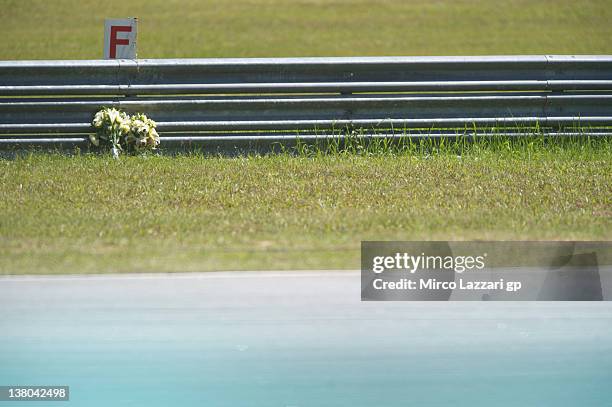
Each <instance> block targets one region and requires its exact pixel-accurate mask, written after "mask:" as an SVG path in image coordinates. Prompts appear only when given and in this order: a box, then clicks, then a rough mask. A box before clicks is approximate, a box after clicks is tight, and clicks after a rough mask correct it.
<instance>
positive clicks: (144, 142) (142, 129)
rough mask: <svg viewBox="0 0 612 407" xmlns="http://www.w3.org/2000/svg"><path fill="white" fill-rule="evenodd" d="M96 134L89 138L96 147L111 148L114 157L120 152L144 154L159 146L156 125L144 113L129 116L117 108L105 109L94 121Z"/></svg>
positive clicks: (97, 114)
mask: <svg viewBox="0 0 612 407" xmlns="http://www.w3.org/2000/svg"><path fill="white" fill-rule="evenodd" d="M92 125H93V127H94V128H95V129H96V133H95V134H92V135H90V136H89V140H90V141H91V143H92V144H93V145H94V146H96V147H97V146H100V145H101V144H102V145H107V146H110V148H111V152H112V154H113V157H115V158H117V157H119V153H120V152H122V151H123V152H143V151H146V150H154V149H155V148H157V146H158V145H159V135H158V134H157V131H155V126H156V123H155V122H154V121H153V120H151V119H149V118H148V117H147V116H145V115H144V114H142V113H139V114H136V115H133V116H128V115H127V114H126V113H124V112H122V111H120V110H117V109H115V108H104V109H102V110H100V111H99V112H98V113H96V115H95V116H94V119H93V121H92Z"/></svg>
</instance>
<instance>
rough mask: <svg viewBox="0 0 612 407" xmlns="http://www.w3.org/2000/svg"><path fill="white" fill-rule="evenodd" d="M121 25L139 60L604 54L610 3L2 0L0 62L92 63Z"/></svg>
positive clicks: (611, 34) (611, 31)
mask: <svg viewBox="0 0 612 407" xmlns="http://www.w3.org/2000/svg"><path fill="white" fill-rule="evenodd" d="M127 16H137V17H139V19H140V23H139V45H138V48H139V56H140V57H141V58H175V57H176V58H179V57H180V58H187V57H264V56H265V57H282V56H351V55H358V56H361V55H363V56H365V55H483V54H591V53H594V54H602V53H604V54H611V53H612V42H611V41H610V39H611V38H612V24H610V21H612V3H611V2H610V0H591V1H585V0H508V1H503V2H501V1H493V0H382V1H363V0H296V1H290V0H234V1H211V0H180V1H179V0H130V1H119V0H107V1H103V2H101V1H93V0H53V1H49V0H3V1H2V5H1V7H0V18H1V20H2V24H1V25H0V35H1V36H2V38H3V39H4V40H3V41H0V59H70V58H74V59H82V58H100V57H101V55H102V31H103V24H104V18H105V17H106V18H108V17H127Z"/></svg>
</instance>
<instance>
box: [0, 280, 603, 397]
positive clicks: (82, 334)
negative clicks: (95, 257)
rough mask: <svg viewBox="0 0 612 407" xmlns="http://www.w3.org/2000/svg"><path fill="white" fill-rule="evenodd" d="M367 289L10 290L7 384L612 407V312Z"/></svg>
mask: <svg viewBox="0 0 612 407" xmlns="http://www.w3.org/2000/svg"><path fill="white" fill-rule="evenodd" d="M359 285H360V278H359V274H358V273H355V272H276V273H275V272H250V273H229V272H228V273H226V272H222V273H201V274H172V275H168V274H163V275H112V276H74V277H72V276H59V277H2V278H0V385H69V386H70V399H71V400H70V401H69V402H51V403H47V402H37V403H35V404H36V406H44V405H50V406H60V405H70V406H232V407H236V406H408V405H418V406H447V405H449V406H450V405H452V406H578V405H579V406H598V407H599V406H611V405H612V388H611V387H610V383H612V302H573V303H570V302H434V303H423V302H361V301H360V286H359ZM26 404H27V403H26ZM5 405H6V406H11V405H15V406H18V407H19V406H21V407H22V406H24V403H23V402H17V403H10V402H0V407H2V406H5Z"/></svg>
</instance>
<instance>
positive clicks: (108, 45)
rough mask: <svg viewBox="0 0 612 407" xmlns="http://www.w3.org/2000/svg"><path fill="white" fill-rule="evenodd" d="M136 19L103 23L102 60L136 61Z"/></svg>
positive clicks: (109, 20) (113, 20)
mask: <svg viewBox="0 0 612 407" xmlns="http://www.w3.org/2000/svg"><path fill="white" fill-rule="evenodd" d="M137 25H138V18H136V17H133V18H121V19H107V20H105V21H104V59H136V27H137Z"/></svg>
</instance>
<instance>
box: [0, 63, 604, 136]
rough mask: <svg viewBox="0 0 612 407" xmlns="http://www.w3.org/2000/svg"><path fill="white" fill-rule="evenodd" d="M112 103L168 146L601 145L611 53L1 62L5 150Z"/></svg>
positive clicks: (70, 131)
mask: <svg viewBox="0 0 612 407" xmlns="http://www.w3.org/2000/svg"><path fill="white" fill-rule="evenodd" d="M111 106H114V107H117V108H120V109H124V110H125V111H127V112H129V113H135V112H143V113H145V114H147V115H148V116H149V117H151V118H152V119H154V120H155V121H157V122H158V130H159V132H160V134H161V136H162V142H164V143H165V142H167V141H175V142H188V143H197V142H209V141H211V140H212V141H215V140H218V141H224V140H225V141H229V142H236V141H239V140H280V141H282V140H287V139H291V138H294V139H295V138H296V137H297V136H299V137H301V138H305V139H307V138H309V137H315V138H316V137H322V136H324V135H329V134H332V133H337V132H342V131H344V130H345V129H357V128H359V129H362V130H363V132H364V133H365V134H366V135H368V136H370V137H398V136H403V135H405V134H412V135H413V136H414V135H417V136H423V134H431V135H432V136H440V137H444V136H451V135H453V134H458V133H461V132H470V131H473V128H474V126H476V127H480V128H491V127H496V128H501V129H503V130H498V131H499V132H507V133H508V134H511V135H517V134H525V132H526V130H528V129H529V128H530V127H532V126H537V128H538V131H545V132H547V133H549V134H552V135H571V134H592V135H594V136H601V135H609V132H610V130H609V127H610V126H612V56H490V57H381V58H279V59H166V60H104V61H101V60H95V61H4V62H2V61H0V145H22V144H40V145H53V144H62V143H64V144H65V143H69V144H70V143H72V144H81V143H86V135H87V134H88V133H89V132H91V131H92V129H91V125H90V122H91V119H92V118H93V115H94V114H95V112H96V111H98V110H99V109H100V108H102V107H111ZM577 129H579V130H578V131H577ZM300 132H307V133H300ZM527 132H528V131H527ZM45 134H51V135H52V136H53V137H50V136H49V138H43V137H41V136H42V135H45Z"/></svg>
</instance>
